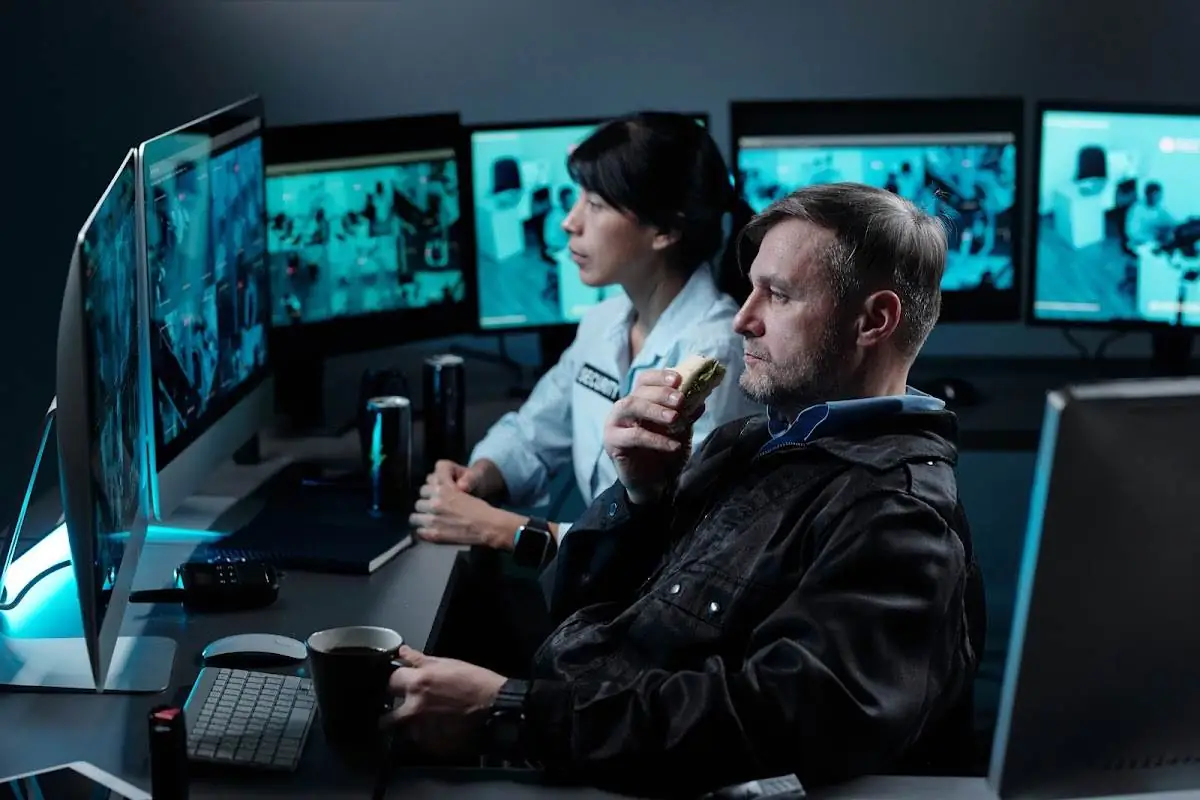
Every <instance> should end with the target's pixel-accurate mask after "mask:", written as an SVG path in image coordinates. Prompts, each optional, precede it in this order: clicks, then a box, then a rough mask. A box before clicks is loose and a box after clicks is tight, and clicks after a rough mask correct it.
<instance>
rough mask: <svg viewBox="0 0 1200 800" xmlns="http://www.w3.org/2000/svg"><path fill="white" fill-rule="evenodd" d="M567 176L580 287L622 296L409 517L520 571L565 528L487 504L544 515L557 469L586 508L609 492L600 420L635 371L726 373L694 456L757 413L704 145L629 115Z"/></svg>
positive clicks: (448, 465)
mask: <svg viewBox="0 0 1200 800" xmlns="http://www.w3.org/2000/svg"><path fill="white" fill-rule="evenodd" d="M567 168H568V171H569V172H570V175H571V178H572V179H573V180H574V181H575V183H576V184H577V185H578V189H579V191H578V193H577V196H576V198H575V201H574V204H573V205H572V206H571V208H570V211H569V212H568V213H567V215H566V217H565V219H563V222H562V229H563V231H564V232H565V233H566V234H567V247H568V250H569V252H570V255H571V258H572V259H573V260H574V261H575V263H576V265H578V267H579V274H580V278H581V280H582V281H583V283H584V284H586V285H588V286H592V287H596V288H600V287H606V286H619V287H620V288H621V289H623V290H624V292H623V294H621V295H619V296H616V297H611V298H609V299H608V300H605V301H604V302H602V303H600V304H598V305H596V306H594V307H593V308H592V309H591V310H589V311H588V312H587V313H586V314H585V316H584V318H583V319H582V321H581V322H580V324H579V329H578V332H577V333H576V336H575V341H574V342H573V343H572V344H571V346H570V347H569V348H568V349H567V350H566V352H565V353H564V354H563V356H562V358H561V359H560V360H559V362H558V363H557V364H556V365H555V366H554V367H553V368H552V369H551V370H550V371H549V372H547V373H546V375H545V376H544V377H543V378H542V379H541V380H540V381H539V382H538V384H537V386H536V387H535V388H534V390H533V393H532V394H531V395H530V396H529V399H528V400H527V401H526V402H525V404H524V405H523V406H522V407H521V409H520V410H519V411H516V412H513V413H510V414H506V415H505V416H504V417H502V418H501V419H500V420H499V421H498V422H497V423H496V424H495V425H493V426H492V428H491V430H490V431H489V432H488V434H487V436H485V437H484V439H483V440H482V441H481V442H480V443H479V444H478V445H477V446H476V447H475V450H474V452H473V453H472V455H471V459H470V462H471V463H470V465H469V466H466V465H462V464H455V463H452V462H448V461H446V462H440V463H439V464H438V465H437V467H436V469H435V470H434V472H433V473H432V474H431V475H429V477H428V478H427V480H426V484H425V486H424V487H423V489H422V498H421V499H420V500H419V501H418V502H417V506H416V512H415V513H414V514H413V518H412V522H413V525H414V527H415V528H416V531H417V534H418V535H419V536H421V537H422V538H425V539H428V540H431V541H438V542H456V543H461V544H481V545H487V546H491V547H494V548H497V549H505V550H514V549H515V557H516V560H517V562H518V563H520V564H524V565H528V566H538V565H540V564H541V563H544V562H545V561H546V560H548V559H549V557H550V556H551V555H552V554H553V552H554V545H555V543H556V542H557V540H558V537H559V536H561V535H562V534H563V533H564V532H565V531H566V529H567V528H568V527H569V526H568V525H567V524H566V523H552V522H549V521H547V520H539V519H530V518H528V517H525V516H523V515H518V514H515V513H513V512H510V511H506V510H504V509H501V508H498V507H496V506H495V505H493V504H497V503H508V504H512V505H518V506H526V507H535V506H539V505H542V504H544V503H545V502H547V501H548V499H549V497H548V494H549V491H548V490H549V486H550V482H551V479H552V478H553V476H554V475H555V474H556V473H558V472H560V471H561V470H562V469H565V468H568V467H570V468H573V471H574V475H575V479H576V482H577V484H578V487H579V491H580V494H581V495H582V496H583V499H584V500H585V502H591V501H592V500H593V499H594V498H595V497H596V496H597V495H598V494H600V493H601V492H603V491H604V490H605V489H607V488H608V487H609V486H611V485H612V484H613V483H614V482H615V481H616V470H615V469H614V467H613V465H612V462H611V460H610V459H609V457H608V455H607V454H606V453H605V452H604V448H603V443H602V433H603V429H604V421H605V418H606V417H607V416H608V413H609V411H610V410H611V408H612V405H613V403H614V402H615V401H616V400H617V399H619V398H620V397H622V396H624V395H626V394H628V393H629V391H630V389H631V388H632V386H633V382H634V379H635V377H636V375H637V373H638V372H639V371H640V370H643V369H647V368H658V369H661V368H669V367H672V366H675V365H676V364H678V363H679V362H680V361H682V360H683V359H684V358H686V357H687V356H689V355H692V354H703V355H708V356H712V357H714V358H716V359H719V360H720V361H721V362H722V363H723V364H724V365H725V367H726V369H727V370H728V372H727V375H726V377H725V381H724V383H723V384H722V385H721V386H720V388H718V389H717V391H716V392H715V393H714V394H713V395H712V396H711V398H710V399H709V400H708V402H707V404H706V407H705V410H704V413H703V416H702V417H701V418H700V419H699V420H698V421H697V423H696V426H695V434H694V439H693V447H699V445H700V444H701V443H702V442H703V440H704V439H705V437H706V436H707V435H708V434H709V433H710V432H711V431H712V430H713V429H714V428H715V427H717V426H718V425H721V424H723V423H725V422H728V421H729V420H732V419H736V418H738V417H742V416H745V415H747V414H750V413H753V412H754V411H756V410H758V409H757V407H756V406H753V405H751V404H750V402H749V401H748V400H746V399H745V398H744V396H743V395H742V393H741V391H740V389H739V387H738V379H739V377H740V375H741V372H742V368H743V361H742V358H743V356H742V342H741V338H740V337H739V336H738V335H737V334H735V333H734V332H733V325H732V321H733V316H734V314H735V313H737V310H738V303H737V302H735V301H734V300H733V299H732V298H731V297H730V296H729V295H728V294H727V293H726V292H725V291H722V286H724V287H726V288H734V289H735V291H736V287H737V283H738V281H739V280H742V281H744V279H740V278H739V276H738V272H737V269H736V265H733V266H730V265H729V264H728V263H725V264H720V265H719V264H718V260H719V259H720V257H721V254H722V250H723V246H724V243H725V235H724V222H725V215H726V214H728V213H731V212H733V211H735V206H736V203H735V199H736V197H735V193H734V189H733V186H732V184H731V182H730V178H729V170H728V168H727V167H726V165H725V160H724V159H723V158H722V157H721V153H720V151H719V150H718V149H717V145H716V143H715V142H713V140H712V137H711V136H709V134H708V132H707V131H706V130H705V129H704V128H703V127H702V126H701V125H700V124H698V123H697V122H696V121H695V120H694V119H693V118H692V117H688V116H685V115H682V114H673V113H666V112H643V113H638V114H631V115H628V116H625V117H621V118H619V119H615V120H612V121H611V122H609V123H607V124H605V125H603V126H601V127H600V128H598V129H597V130H596V131H595V132H593V133H592V135H591V136H589V137H588V138H587V139H585V140H584V141H583V142H582V143H581V144H580V145H579V146H578V147H576V148H575V150H574V151H572V153H571V154H570V156H569V157H568V160H567ZM737 216H738V220H737V222H743V221H744V219H742V217H743V215H740V214H739V215H737ZM718 266H719V267H720V269H718ZM729 270H732V272H730V271H729ZM718 273H724V274H721V275H718ZM730 276H733V277H732V278H731V277H730Z"/></svg>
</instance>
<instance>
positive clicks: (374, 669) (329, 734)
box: [306, 625, 404, 755]
mask: <svg viewBox="0 0 1200 800" xmlns="http://www.w3.org/2000/svg"><path fill="white" fill-rule="evenodd" d="M402 644H404V637H402V636H401V635H400V634H398V633H396V632H395V631H393V630H391V629H389V628H376V627H372V626H368V625H359V626H352V627H346V628H330V629H328V630H324V631H318V632H317V633H314V634H313V635H311V636H309V637H308V641H307V642H306V647H307V649H308V669H309V672H310V674H311V675H312V679H313V687H314V689H315V690H316V695H317V709H318V711H319V712H320V716H321V727H322V728H323V729H324V731H325V738H326V740H327V741H328V742H329V743H330V745H332V746H333V747H334V748H335V749H343V750H347V751H349V752H353V753H355V754H358V755H369V754H370V753H371V752H373V751H374V750H377V749H378V748H379V747H381V746H382V745H383V744H384V737H383V735H382V733H381V731H380V725H379V723H380V718H381V717H382V716H383V715H384V714H386V713H387V712H389V711H391V710H392V705H393V698H392V695H391V693H389V692H388V680H389V679H390V678H391V676H392V673H393V672H395V670H396V668H397V667H401V666H404V664H403V663H401V662H400V661H399V660H398V657H397V655H396V651H397V650H399V649H400V646H401V645H402Z"/></svg>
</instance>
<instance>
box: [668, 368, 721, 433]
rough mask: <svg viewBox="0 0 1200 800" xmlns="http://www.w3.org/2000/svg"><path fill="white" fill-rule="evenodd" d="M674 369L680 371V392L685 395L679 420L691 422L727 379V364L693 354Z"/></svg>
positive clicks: (684, 422)
mask: <svg viewBox="0 0 1200 800" xmlns="http://www.w3.org/2000/svg"><path fill="white" fill-rule="evenodd" d="M674 370H675V372H678V373H679V377H680V379H681V380H680V383H679V393H680V394H682V395H683V402H682V403H681V405H680V408H679V422H680V423H682V424H685V425H686V424H690V422H691V420H692V417H693V416H694V415H695V413H696V412H697V411H698V410H699V409H700V406H702V405H704V401H705V400H707V399H708V398H709V395H711V394H712V393H713V391H714V390H715V389H716V388H717V387H718V386H720V385H721V381H723V380H725V365H724V364H722V363H721V362H720V361H717V360H716V359H715V358H710V357H709V356H701V355H691V356H688V357H687V358H685V359H684V360H683V361H681V362H679V364H678V365H677V366H675V367H674Z"/></svg>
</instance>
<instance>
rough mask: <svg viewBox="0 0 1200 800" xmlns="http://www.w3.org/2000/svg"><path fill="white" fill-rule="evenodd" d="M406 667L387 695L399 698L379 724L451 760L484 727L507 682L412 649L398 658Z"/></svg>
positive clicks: (485, 671)
mask: <svg viewBox="0 0 1200 800" xmlns="http://www.w3.org/2000/svg"><path fill="white" fill-rule="evenodd" d="M397 655H398V656H399V658H400V660H401V661H403V662H405V663H406V664H408V665H409V666H407V667H400V668H399V669H397V670H396V671H395V672H393V673H392V677H391V679H390V680H389V681H388V690H389V691H390V692H391V693H392V694H393V695H394V696H396V697H399V698H402V702H401V703H400V705H399V706H397V707H396V708H394V709H392V710H391V711H390V712H388V713H387V714H386V715H384V717H383V719H382V720H381V724H383V725H385V726H392V725H400V726H402V727H403V728H404V730H405V732H406V733H407V734H408V735H409V737H410V738H411V739H412V740H413V741H414V742H415V743H416V744H417V745H419V746H420V747H422V748H423V749H425V750H428V751H431V752H434V753H438V754H445V755H451V754H454V753H456V752H461V751H462V750H464V749H466V748H467V747H468V746H469V744H470V742H471V739H472V738H473V737H474V736H475V734H476V733H477V732H478V731H479V730H480V729H481V728H482V727H483V724H484V722H485V714H486V713H487V711H488V709H490V708H491V706H492V703H493V702H494V701H495V699H496V695H497V694H499V693H500V688H501V687H502V686H504V683H505V681H506V680H507V679H506V678H505V677H504V676H503V675H499V674H497V673H495V672H492V671H491V670H488V669H484V668H483V667H477V666H475V665H474V664H468V663H466V662H464V661H457V660H455V659H451V658H436V657H434V656H427V655H425V654H424V653H421V652H419V651H417V650H413V649H412V648H410V647H401V648H400V650H399V652H398V653H397Z"/></svg>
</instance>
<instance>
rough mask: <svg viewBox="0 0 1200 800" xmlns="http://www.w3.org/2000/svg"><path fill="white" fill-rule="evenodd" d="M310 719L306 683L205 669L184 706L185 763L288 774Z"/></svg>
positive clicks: (265, 674)
mask: <svg viewBox="0 0 1200 800" xmlns="http://www.w3.org/2000/svg"><path fill="white" fill-rule="evenodd" d="M316 713H317V712H316V698H315V697H314V695H313V686H312V680H311V679H309V678H298V677H296V676H294V675H275V674H273V673H270V672H250V671H247V670H244V669H224V668H221V669H217V668H213V667H205V668H204V669H202V670H200V675H199V677H197V678H196V683H195V684H194V685H193V686H192V693H191V694H190V695H189V696H188V699H187V702H186V703H185V704H184V716H185V718H186V719H187V729H188V730H187V735H188V758H190V759H191V760H193V761H204V762H209V763H214V764H236V765H241V766H247V767H254V768H258V769H271V770H286V771H292V770H294V769H296V767H297V766H298V765H299V763H300V753H301V752H302V751H303V750H304V743H305V741H306V740H307V739H308V731H309V729H310V728H311V727H312V721H313V718H314V717H315V716H316Z"/></svg>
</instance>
